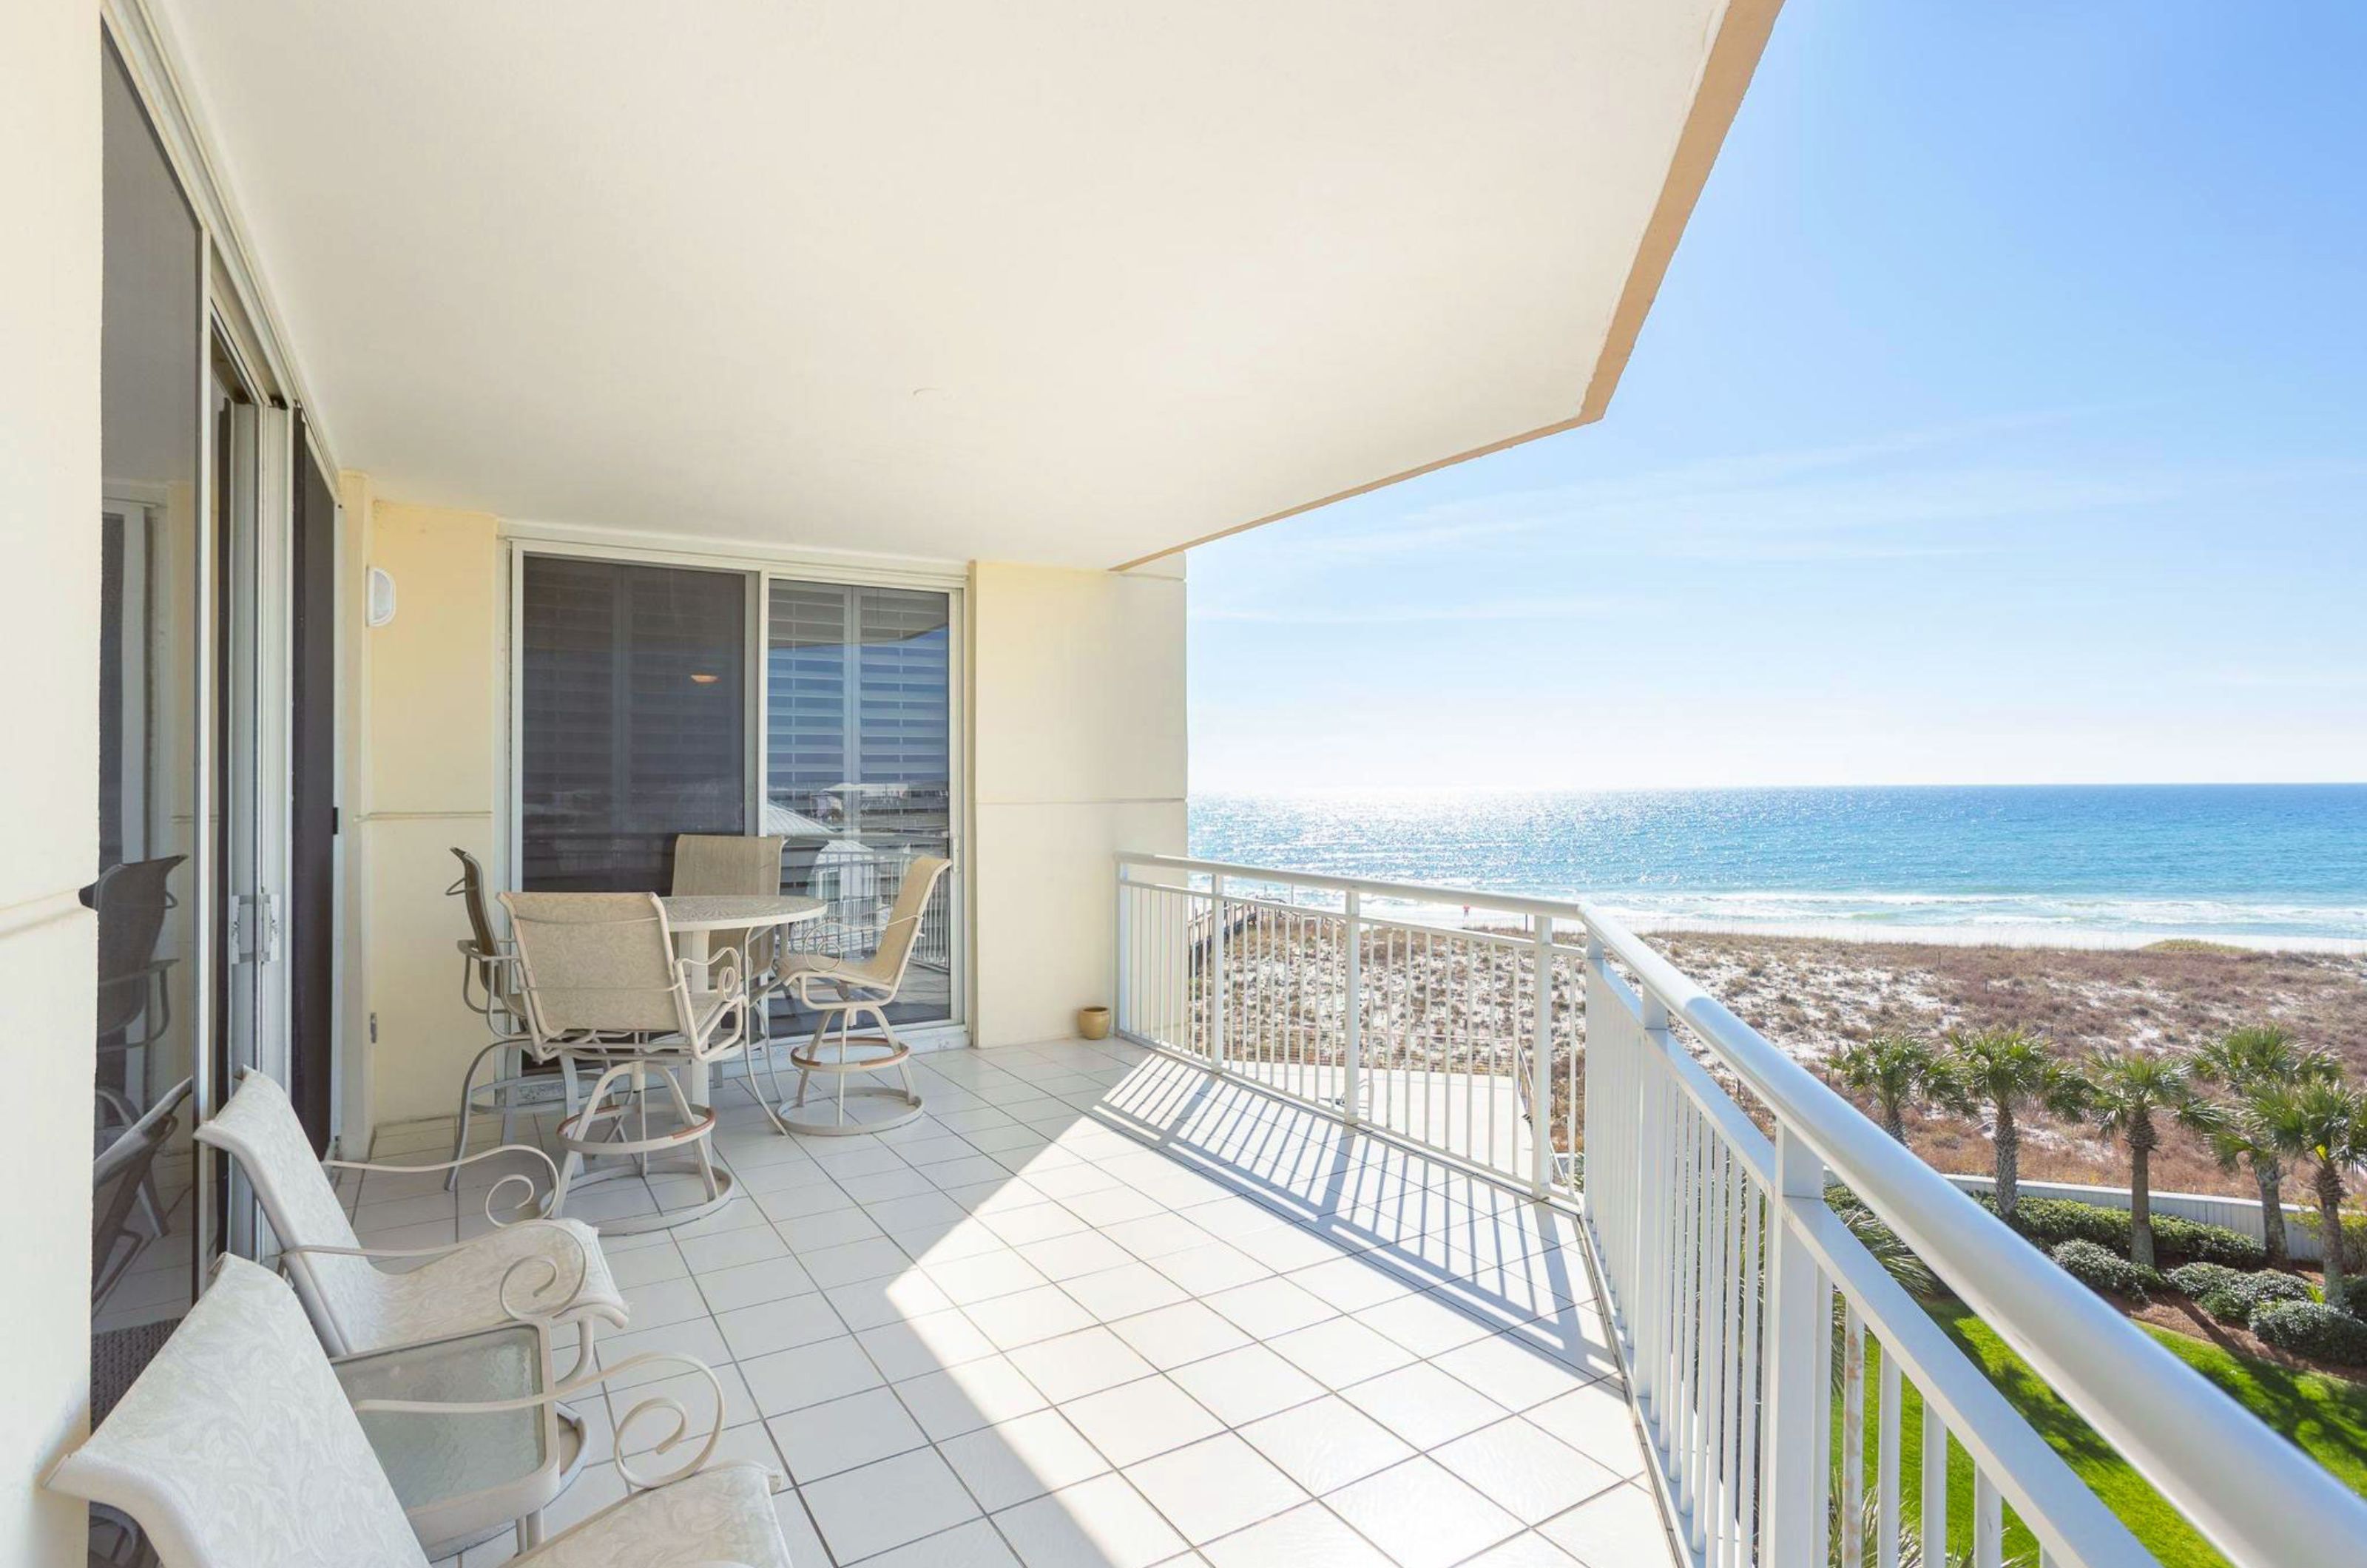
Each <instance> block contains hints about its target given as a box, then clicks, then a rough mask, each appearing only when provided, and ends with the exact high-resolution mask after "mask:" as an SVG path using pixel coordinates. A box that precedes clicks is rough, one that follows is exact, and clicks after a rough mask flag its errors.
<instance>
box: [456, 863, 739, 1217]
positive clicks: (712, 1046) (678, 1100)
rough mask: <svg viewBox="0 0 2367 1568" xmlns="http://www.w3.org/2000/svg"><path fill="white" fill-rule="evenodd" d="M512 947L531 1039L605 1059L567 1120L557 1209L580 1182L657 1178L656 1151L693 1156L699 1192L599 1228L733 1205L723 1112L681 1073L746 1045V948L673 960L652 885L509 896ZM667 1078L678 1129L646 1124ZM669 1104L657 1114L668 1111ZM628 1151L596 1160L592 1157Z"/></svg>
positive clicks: (540, 1045) (553, 1209) (566, 1052)
mask: <svg viewBox="0 0 2367 1568" xmlns="http://www.w3.org/2000/svg"><path fill="white" fill-rule="evenodd" d="M501 897H502V905H503V907H504V908H506V909H508V911H509V915H510V938H511V941H512V942H513V943H514V944H515V948H516V951H517V970H516V976H517V987H518V999H519V1000H520V1001H522V1002H523V1003H524V1004H525V1008H526V1018H527V1028H528V1030H529V1031H530V1032H532V1034H533V1037H534V1041H535V1045H536V1048H537V1049H538V1050H539V1051H543V1052H546V1053H548V1054H549V1055H555V1056H561V1057H569V1058H572V1057H573V1056H577V1055H599V1056H601V1057H603V1058H604V1059H605V1060H606V1063H607V1065H606V1066H605V1067H604V1068H603V1069H602V1071H601V1073H600V1076H599V1077H598V1078H597V1079H596V1080H595V1081H594V1083H593V1086H592V1091H591V1092H590V1093H589V1094H588V1095H586V1096H584V1097H583V1101H582V1103H581V1105H580V1107H579V1108H577V1109H575V1110H573V1111H571V1113H570V1114H569V1116H568V1118H567V1119H566V1120H565V1121H564V1122H561V1123H560V1127H559V1142H560V1145H561V1149H562V1150H563V1151H564V1155H565V1157H564V1159H563V1160H562V1161H561V1165H560V1168H559V1179H558V1185H557V1188H556V1190H554V1192H553V1194H552V1197H551V1204H550V1211H549V1212H550V1213H554V1214H560V1213H565V1212H566V1203H567V1201H568V1200H569V1198H570V1197H571V1196H572V1194H574V1193H576V1192H578V1191H580V1190H583V1189H584V1188H587V1187H591V1186H595V1185H597V1184H599V1183H601V1182H606V1181H613V1180H617V1179H621V1178H626V1177H649V1176H651V1175H652V1174H656V1173H657V1172H655V1171H654V1170H653V1168H652V1166H651V1156H666V1155H673V1156H677V1157H679V1156H681V1155H683V1154H685V1153H686V1154H687V1155H688V1156H690V1161H691V1164H690V1167H689V1169H688V1171H687V1172H686V1174H689V1175H692V1176H694V1177H695V1178H696V1179H697V1181H698V1183H699V1185H700V1187H701V1189H702V1196H701V1198H700V1199H699V1200H698V1201H696V1202H694V1203H692V1204H691V1205H689V1206H686V1207H678V1208H671V1209H663V1210H662V1211H661V1212H659V1213H653V1214H638V1215H629V1216H619V1217H616V1218H611V1219H606V1220H604V1221H603V1222H602V1228H604V1229H607V1230H613V1231H617V1232H618V1233H620V1234H622V1233H628V1232H633V1231H641V1230H649V1229H653V1228H657V1227H660V1226H667V1225H678V1224H687V1223H688V1222H690V1221H692V1220H696V1219H698V1218H700V1217H701V1216H703V1215H706V1214H709V1213H713V1212H715V1211H716V1210H717V1209H719V1208H720V1207H722V1206H723V1204H725V1203H727V1202H729V1201H730V1198H731V1195H732V1180H731V1176H730V1172H729V1171H723V1170H718V1169H717V1168H716V1166H715V1162H714V1159H713V1157H712V1155H711V1153H710V1149H709V1142H708V1141H709V1139H711V1138H712V1136H713V1135H714V1132H715V1112H714V1110H713V1109H712V1108H711V1107H709V1106H705V1105H695V1104H693V1103H692V1102H691V1100H690V1098H689V1096H688V1095H686V1094H685V1092H684V1089H683V1084H682V1075H683V1074H684V1073H685V1072H686V1071H687V1070H688V1069H689V1068H690V1067H692V1066H694V1065H696V1066H713V1065H715V1064H717V1063H719V1062H723V1061H728V1060H730V1058H731V1057H733V1056H736V1055H740V1054H741V1050H742V1046H743V1045H744V1044H745V1043H746V1040H747V1021H748V1006H747V993H746V991H745V989H744V988H743V987H742V985H741V968H740V962H741V960H740V954H739V953H738V951H737V950H736V949H733V948H730V947H720V948H718V949H717V950H716V952H715V953H714V955H713V957H712V958H711V959H710V960H709V962H708V965H707V966H706V967H705V968H703V969H702V968H700V966H698V965H697V964H693V963H691V962H689V961H687V960H682V959H677V958H675V956H674V936H673V933H672V931H670V930H669V929H668V927H667V924H666V915H665V906H664V904H663V903H662V902H661V901H660V900H659V898H658V897H657V895H656V894H654V893H504V894H503V895H502V896H501ZM651 1077H655V1078H657V1079H658V1080H660V1082H662V1083H663V1085H664V1087H665V1090H666V1094H667V1098H668V1099H669V1100H671V1102H672V1111H673V1117H674V1125H673V1126H671V1127H666V1126H663V1124H661V1126H660V1127H659V1129H658V1130H656V1131H654V1132H652V1131H651V1126H650V1089H651V1085H650V1081H649V1080H650V1079H651ZM661 1117H662V1118H663V1111H662V1112H661ZM611 1157H622V1158H625V1159H627V1160H628V1161H629V1163H627V1164H624V1165H616V1166H609V1167H607V1168H593V1167H592V1165H591V1163H590V1162H591V1161H593V1160H595V1159H604V1158H611Z"/></svg>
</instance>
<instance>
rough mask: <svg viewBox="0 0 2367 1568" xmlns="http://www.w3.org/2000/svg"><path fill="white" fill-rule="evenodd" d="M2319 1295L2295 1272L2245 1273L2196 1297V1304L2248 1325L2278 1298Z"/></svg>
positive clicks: (2228, 1320) (2308, 1298) (2301, 1298)
mask: <svg viewBox="0 0 2367 1568" xmlns="http://www.w3.org/2000/svg"><path fill="white" fill-rule="evenodd" d="M2314 1300H2316V1292H2313V1291H2312V1290H2311V1289H2310V1288H2309V1286H2308V1284H2307V1283H2306V1282H2305V1281H2304V1280H2301V1279H2300V1278H2298V1277H2297V1276H2295V1275H2292V1274H2270V1273H2261V1274H2245V1275H2240V1276H2238V1277H2237V1279H2235V1280H2231V1281H2229V1282H2228V1283H2226V1284H2224V1285H2221V1286H2219V1287H2217V1288H2216V1289H2214V1290H2211V1291H2207V1292H2203V1294H2202V1295H2200V1296H2197V1297H2196V1298H2195V1302H2194V1304H2195V1305H2197V1306H2199V1307H2201V1308H2202V1309H2203V1311H2204V1312H2207V1313H2209V1314H2211V1315H2212V1316H2214V1317H2215V1318H2217V1319H2218V1320H2219V1321H2220V1322H2222V1323H2240V1324H2244V1325H2250V1324H2252V1323H2253V1322H2254V1321H2255V1320H2256V1319H2258V1318H2259V1314H2260V1310H2261V1309H2262V1308H2263V1307H2267V1306H2271V1305H2274V1304H2275V1303H2279V1302H2306V1301H2314Z"/></svg>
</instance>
